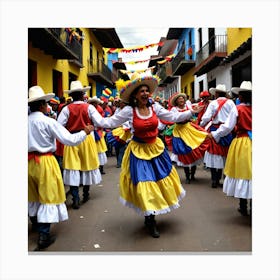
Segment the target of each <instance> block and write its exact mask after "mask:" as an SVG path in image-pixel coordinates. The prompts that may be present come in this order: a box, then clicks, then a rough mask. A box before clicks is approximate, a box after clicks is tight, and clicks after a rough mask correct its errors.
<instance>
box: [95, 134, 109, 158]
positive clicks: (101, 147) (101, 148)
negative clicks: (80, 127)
mask: <svg viewBox="0 0 280 280" xmlns="http://www.w3.org/2000/svg"><path fill="white" fill-rule="evenodd" d="M104 136H105V132H104V131H103V133H102V137H101V138H100V140H98V141H95V143H96V148H97V152H98V153H105V152H107V150H108V149H107V145H106V141H105V137H104Z"/></svg>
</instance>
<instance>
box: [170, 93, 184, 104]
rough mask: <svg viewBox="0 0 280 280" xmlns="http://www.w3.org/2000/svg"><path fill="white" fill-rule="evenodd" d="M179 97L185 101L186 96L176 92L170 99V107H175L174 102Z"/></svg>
mask: <svg viewBox="0 0 280 280" xmlns="http://www.w3.org/2000/svg"><path fill="white" fill-rule="evenodd" d="M180 96H182V97H184V99H185V100H187V95H186V94H185V93H184V92H176V93H174V94H173V95H172V96H171V97H170V104H171V105H172V106H176V100H177V99H178V97H180Z"/></svg>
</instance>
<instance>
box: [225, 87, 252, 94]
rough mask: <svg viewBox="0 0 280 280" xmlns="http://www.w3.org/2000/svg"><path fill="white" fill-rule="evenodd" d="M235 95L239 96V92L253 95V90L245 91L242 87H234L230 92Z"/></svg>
mask: <svg viewBox="0 0 280 280" xmlns="http://www.w3.org/2000/svg"><path fill="white" fill-rule="evenodd" d="M230 91H231V92H232V93H233V94H235V95H238V94H239V92H241V91H242V92H248V93H252V90H251V89H245V88H240V87H233V88H232V89H231V90H230Z"/></svg>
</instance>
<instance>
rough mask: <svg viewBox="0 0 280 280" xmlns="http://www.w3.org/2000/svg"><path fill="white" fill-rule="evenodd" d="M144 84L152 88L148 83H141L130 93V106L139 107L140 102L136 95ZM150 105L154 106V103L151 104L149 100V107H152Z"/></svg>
mask: <svg viewBox="0 0 280 280" xmlns="http://www.w3.org/2000/svg"><path fill="white" fill-rule="evenodd" d="M143 86H146V87H147V88H148V89H149V90H150V88H149V86H148V85H145V84H144V85H140V86H138V87H137V88H135V89H134V90H133V91H132V93H131V94H130V96H129V101H128V105H130V106H131V107H133V108H135V107H137V105H138V102H137V100H136V98H135V96H136V94H137V92H138V90H139V89H140V88H141V87H143ZM150 106H152V104H151V103H150V102H148V103H147V107H150Z"/></svg>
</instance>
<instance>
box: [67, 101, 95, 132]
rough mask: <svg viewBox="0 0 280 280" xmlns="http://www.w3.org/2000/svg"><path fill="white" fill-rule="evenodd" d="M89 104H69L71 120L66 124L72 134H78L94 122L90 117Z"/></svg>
mask: <svg viewBox="0 0 280 280" xmlns="http://www.w3.org/2000/svg"><path fill="white" fill-rule="evenodd" d="M88 106H89V104H88V103H78V104H75V103H71V104H69V105H68V106H67V107H68V110H69V119H68V121H67V124H66V128H67V129H68V130H69V131H70V132H72V133H73V132H78V131H81V130H83V129H84V127H85V126H86V125H88V124H92V121H91V120H90V118H89V115H88Z"/></svg>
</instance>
